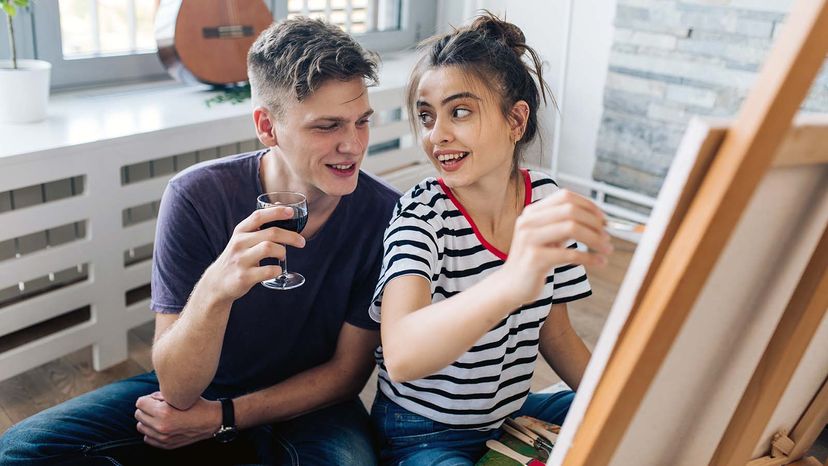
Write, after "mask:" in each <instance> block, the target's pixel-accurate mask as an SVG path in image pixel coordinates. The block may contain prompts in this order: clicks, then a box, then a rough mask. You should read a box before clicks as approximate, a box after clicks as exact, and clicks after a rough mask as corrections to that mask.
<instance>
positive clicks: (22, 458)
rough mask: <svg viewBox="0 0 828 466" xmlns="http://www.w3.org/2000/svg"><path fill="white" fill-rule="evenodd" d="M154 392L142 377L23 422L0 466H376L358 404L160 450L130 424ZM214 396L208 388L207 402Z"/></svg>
mask: <svg viewBox="0 0 828 466" xmlns="http://www.w3.org/2000/svg"><path fill="white" fill-rule="evenodd" d="M157 390H158V379H156V377H155V374H154V373H147V374H142V375H138V376H136V377H132V378H130V379H126V380H121V381H119V382H115V383H112V384H110V385H107V386H105V387H101V388H99V389H97V390H95V391H92V392H89V393H86V394H84V395H81V396H79V397H77V398H74V399H71V400H68V401H66V402H65V403H62V404H60V405H57V406H54V407H52V408H50V409H47V410H45V411H43V412H41V413H38V414H36V415H34V416H32V417H30V418H28V419H25V420H23V421H21V422H20V423H18V424H17V425H15V426H12V427H11V428H10V429H9V430H8V431H6V433H5V434H4V435H2V436H0V465H1V466H22V465H26V466H41V465H42V466H45V465H49V466H53V465H108V466H112V465H143V466H149V465H152V466H156V465H165V464H171V465H172V464H175V465H187V464H193V465H228V464H280V465H282V464H284V465H298V464H301V465H303V466H304V465H316V464H320V465H321V464H324V465H334V464H336V465H339V464H347V465H355V466H357V465H358V466H363V465H373V464H376V458H375V454H374V448H373V444H372V439H371V434H370V422H369V420H368V413H367V412H366V411H365V408H364V407H363V406H362V403H361V402H360V401H359V399H354V400H352V401H349V402H345V403H341V404H339V405H335V406H331V407H328V408H325V409H321V410H319V411H315V412H313V413H310V414H306V415H304V416H301V417H298V418H296V419H292V420H289V421H286V422H280V423H277V424H271V425H265V426H259V427H254V428H252V429H247V430H244V431H241V432H240V433H239V435H238V437H237V438H236V439H235V440H233V441H232V442H229V443H226V444H221V443H218V442H216V441H214V440H212V439H210V440H203V441H201V442H197V443H194V444H192V445H188V446H186V447H182V448H179V449H175V450H161V449H157V448H154V447H151V446H149V445H147V444H145V443H144V441H143V435H141V434H140V433H139V432H138V431H137V430H136V428H135V426H136V423H137V421H136V420H135V418H134V414H135V401H136V400H137V399H138V398H139V397H141V396H143V395H147V394H150V393H153V392H155V391H157ZM211 395H212V394H211V393H210V390H209V389H208V390H207V392H205V394H204V397H205V398H208V399H215V397H213V396H211Z"/></svg>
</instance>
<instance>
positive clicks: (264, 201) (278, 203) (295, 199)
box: [256, 191, 308, 290]
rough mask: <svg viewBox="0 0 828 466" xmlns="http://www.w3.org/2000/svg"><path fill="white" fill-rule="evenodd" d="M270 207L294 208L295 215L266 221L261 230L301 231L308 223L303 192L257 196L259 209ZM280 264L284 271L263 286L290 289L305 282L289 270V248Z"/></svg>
mask: <svg viewBox="0 0 828 466" xmlns="http://www.w3.org/2000/svg"><path fill="white" fill-rule="evenodd" d="M270 207H290V208H291V209H293V217H291V218H288V219H285V220H276V221H273V222H268V223H265V224H264V225H262V226H261V227H260V228H259V229H260V230H264V229H266V228H272V227H276V228H281V229H283V230H289V231H295V232H296V233H301V232H302V230H303V229H304V228H305V224H306V223H308V200H307V198H306V197H305V195H304V194H302V193H294V192H290V191H276V192H272V193H265V194H262V195H260V196H259V197H258V198H256V208H257V209H267V208H270ZM286 248H287V247H286ZM279 266H280V267H281V268H282V273H280V274H279V275H278V276H276V277H274V278H271V279H268V280H265V281H263V282H262V285H263V286H266V287H268V288H270V289H274V290H290V289H292V288H297V287H300V286H302V284H303V283H305V277H303V276H302V275H301V274H298V273H296V272H288V268H287V250H285V258H284V259H283V260H280V261H279Z"/></svg>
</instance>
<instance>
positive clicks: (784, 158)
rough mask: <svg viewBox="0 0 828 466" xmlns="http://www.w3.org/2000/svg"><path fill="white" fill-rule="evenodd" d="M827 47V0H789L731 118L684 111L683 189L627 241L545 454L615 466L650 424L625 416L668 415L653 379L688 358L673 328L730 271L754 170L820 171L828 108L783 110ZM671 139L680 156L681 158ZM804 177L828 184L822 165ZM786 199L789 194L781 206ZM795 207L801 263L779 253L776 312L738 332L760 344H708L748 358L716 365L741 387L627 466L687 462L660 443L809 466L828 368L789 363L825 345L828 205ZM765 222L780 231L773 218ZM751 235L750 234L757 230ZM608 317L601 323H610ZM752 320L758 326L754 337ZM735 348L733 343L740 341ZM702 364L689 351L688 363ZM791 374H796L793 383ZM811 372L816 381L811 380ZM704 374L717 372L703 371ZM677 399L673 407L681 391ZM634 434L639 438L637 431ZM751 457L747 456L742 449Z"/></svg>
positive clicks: (827, 414)
mask: <svg viewBox="0 0 828 466" xmlns="http://www.w3.org/2000/svg"><path fill="white" fill-rule="evenodd" d="M826 53H828V0H800V1H799V2H797V3H796V4H795V5H794V9H793V11H792V12H791V14H790V15H789V17H788V20H787V21H786V23H785V30H784V31H783V33H782V34H781V35H780V38H779V40H778V41H777V43H776V44H775V46H774V48H773V50H772V51H771V54H770V56H769V58H768V59H767V62H766V64H765V67H764V69H763V71H762V72H761V74H760V75H759V77H758V79H757V81H756V83H755V86H754V88H753V91H752V92H751V93H750V95H749V96H748V98H747V99H746V101H745V103H744V105H743V107H742V111H741V113H740V115H739V117H738V118H737V120H736V121H735V122H734V123H733V124H730V125H727V124H709V123H705V122H701V121H694V122H693V123H691V125H690V127H689V128H688V131H687V133H686V135H685V139H684V141H683V143H682V146H681V148H680V150H679V151H680V154H679V155H678V156H677V163H678V164H679V165H681V164H684V165H683V166H679V167H675V166H674V167H673V170H671V174H670V175H669V176H668V180H667V181H665V189H669V188H670V182H671V181H675V182H676V184H678V185H679V186H680V187H681V190H680V192H672V193H671V192H667V193H662V196H660V198H659V204H666V206H662V207H664V208H665V209H666V210H669V215H664V216H663V217H664V221H663V222H661V224H657V225H653V226H652V227H653V229H654V230H656V231H655V232H654V233H653V234H652V235H650V238H649V239H650V240H655V241H654V242H653V241H651V242H652V244H650V245H647V244H646V242H647V241H648V236H647V234H646V233H645V237H644V238H643V241H642V244H641V245H640V246H639V249H640V250H641V251H637V252H636V256H639V255H640V256H642V258H641V260H640V261H639V262H640V263H639V267H640V270H639V271H638V272H639V273H638V274H637V275H638V276H634V277H629V276H628V277H627V279H625V282H624V284H622V288H621V290H620V292H619V298H618V299H617V300H616V304H615V307H614V308H613V312H612V313H611V315H610V319H613V317H614V316H615V315H617V316H616V317H617V318H616V319H615V320H616V321H617V322H616V323H615V325H616V327H615V328H614V329H612V328H610V329H609V330H608V331H607V330H605V333H608V335H606V337H605V335H604V334H602V337H601V340H599V342H598V347H596V356H594V358H593V359H594V361H591V362H590V367H589V369H588V370H587V375H586V376H585V378H584V379H585V381H584V382H583V383H582V385H581V389H580V390H579V393H578V396H577V397H576V400H575V404H574V405H573V408H572V410H571V411H570V418H571V419H568V420H567V422H566V423H565V424H564V426H563V430H562V432H561V438H560V441H559V443H558V445H557V446H556V451H554V452H553V455H552V457H551V458H550V461H549V464H550V465H564V466H605V465H610V464H613V465H615V464H621V465H626V464H628V463H626V462H623V461H622V460H619V459H618V458H619V457H624V456H623V454H624V453H625V452H624V451H623V450H624V449H625V448H626V449H627V450H629V449H630V445H633V444H635V441H634V440H630V439H631V438H634V437H636V436H647V435H648V433H647V432H643V431H636V430H635V429H636V428H638V427H637V426H641V425H647V426H650V427H652V426H655V425H657V424H658V423H657V422H650V423H649V424H648V423H642V422H641V420H640V418H641V416H642V414H641V412H645V413H646V411H644V410H645V408H646V409H650V410H651V411H650V416H651V417H652V413H653V412H656V413H657V410H656V411H652V407H653V406H656V407H658V406H661V407H664V409H665V411H664V412H663V413H664V415H665V417H666V418H669V414H670V408H671V405H670V401H671V400H670V399H669V398H667V397H665V393H667V391H666V390H665V388H664V387H665V386H669V382H666V381H665V380H664V379H665V377H666V376H665V374H667V373H670V369H672V370H673V371H672V374H674V375H675V374H676V373H677V371H676V370H675V369H676V368H675V365H676V364H677V361H684V362H691V363H692V362H694V361H693V355H692V354H691V355H687V354H679V355H678V356H677V355H676V352H682V351H683V352H684V353H686V352H687V342H686V341H684V342H683V341H682V340H681V339H682V338H684V337H686V336H687V335H699V334H700V332H699V330H698V327H696V330H695V333H693V331H694V330H693V326H694V325H696V326H698V319H697V318H696V317H698V316H697V314H700V313H701V312H702V311H705V310H704V309H701V310H700V309H698V306H699V303H702V302H708V303H709V302H711V300H710V294H711V293H712V294H714V295H715V292H716V291H717V290H716V289H715V284H711V283H709V280H710V277H711V274H714V273H716V272H719V273H721V271H722V270H725V271H726V270H727V269H728V267H730V268H731V269H734V266H733V265H732V264H727V263H722V262H721V261H726V260H728V253H729V251H731V250H738V249H739V248H738V246H739V245H735V246H734V244H732V243H733V242H738V241H739V240H740V239H742V238H744V237H745V236H747V237H750V234H746V233H745V231H743V229H744V228H745V227H744V225H742V223H743V222H747V221H748V220H746V219H745V218H743V214H745V212H746V210H748V209H749V208H750V209H753V213H754V217H755V209H756V206H755V203H756V198H757V196H758V195H759V194H762V193H763V192H764V191H762V190H760V189H759V188H760V185H761V186H762V187H764V188H765V190H767V186H766V185H764V184H763V183H769V181H768V180H767V179H766V178H769V176H770V172H771V171H774V172H785V171H786V170H788V171H790V172H795V171H797V170H800V171H803V173H804V170H808V169H811V168H813V170H814V171H816V170H825V167H826V166H828V115H819V116H811V117H801V118H798V119H797V121H796V123H795V124H794V125H793V127H792V120H793V117H794V115H795V113H796V112H797V110H798V108H799V105H800V104H801V102H802V100H803V99H804V97H805V95H806V93H807V91H808V89H809V87H810V84H811V82H812V81H813V79H814V77H815V76H816V74H817V72H818V71H819V68H820V66H821V65H822V63H823V61H824V60H825V57H826ZM682 151H685V152H692V154H689V155H691V156H685V157H682V154H681V152H682ZM684 155H688V154H684ZM674 172H675V173H674ZM820 173H822V172H820ZM814 176H818V175H814ZM670 177H673V178H674V179H671V178H670ZM806 178H807V176H803V179H806ZM812 181H813V180H812ZM815 182H816V183H825V186H828V177H823V178H821V179H819V180H818V181H815ZM808 186H810V188H813V190H814V192H815V193H816V195H817V197H818V198H819V199H824V198H826V196H824V195H822V197H819V195H821V194H820V193H823V191H819V190H820V189H828V187H824V188H823V187H822V186H820V185H819V184H817V185H816V186H814V185H813V183H812V184H811V185H808ZM797 188H798V186H792V187H790V189H792V190H795V189H797ZM810 188H807V186H806V187H804V188H803V189H810ZM757 191H759V192H757ZM805 201H806V200H801V202H803V203H804V202H805ZM796 202H797V200H792V201H791V205H796ZM808 202H811V201H808ZM804 207H808V208H810V209H812V210H813V212H814V213H815V215H812V216H811V217H812V218H808V219H804V220H802V225H805V226H806V227H807V228H805V229H804V230H803V232H802V237H803V240H804V241H806V242H808V244H809V245H813V246H812V247H809V248H805V249H807V251H805V252H801V251H799V252H796V254H799V256H802V257H800V260H799V262H798V263H799V264H800V267H794V265H792V264H793V262H796V261H795V260H793V259H792V260H791V261H790V263H788V262H786V264H787V265H786V269H785V270H783V272H785V275H784V276H783V277H782V278H781V279H780V280H782V279H785V280H794V281H792V282H791V286H790V287H789V288H790V289H791V290H792V292H791V293H790V294H789V295H786V296H787V298H786V299H785V301H780V302H779V303H778V304H779V305H778V306H777V309H778V310H779V313H778V314H779V315H778V316H772V315H769V316H767V317H766V318H765V324H764V327H765V328H758V329H757V330H756V331H755V332H753V333H750V332H747V333H745V334H744V335H743V338H745V339H746V342H747V341H748V340H747V338H748V337H750V338H752V340H750V341H749V343H751V344H752V345H754V346H755V345H756V344H757V343H756V342H762V345H763V346H762V348H764V350H762V349H761V348H760V350H759V352H758V353H756V352H755V351H754V355H753V356H751V355H750V354H747V355H744V354H727V353H726V354H719V356H720V357H721V358H723V359H727V358H730V357H733V358H741V360H743V361H750V367H747V368H745V367H737V368H736V369H733V368H728V370H729V372H726V373H724V372H723V375H725V376H727V377H728V380H730V382H734V381H735V382H739V383H740V384H741V385H740V386H739V387H738V388H737V389H734V390H738V396H735V397H734V396H733V395H722V396H719V397H718V398H717V399H716V400H714V402H716V403H718V406H721V407H723V408H724V409H722V410H721V412H719V413H717V415H718V416H719V419H718V420H716V421H717V422H712V421H711V422H708V424H712V425H720V427H721V429H720V430H716V431H715V432H712V433H711V432H704V433H702V434H703V435H702V436H704V435H708V437H709V438H706V439H701V440H698V439H697V438H687V439H685V441H686V442H687V444H689V445H690V446H689V447H687V446H686V445H678V444H677V445H666V446H665V445H652V446H651V448H652V449H660V453H659V455H660V456H658V455H654V456H651V457H648V456H646V455H644V454H643V453H642V455H641V458H649V459H641V460H639V461H637V462H636V463H635V466H646V465H649V464H653V465H655V466H661V465H662V464H664V466H667V465H670V466H673V465H679V464H690V463H686V462H681V461H686V460H680V459H677V460H676V461H678V462H665V461H669V458H670V456H669V449H670V448H673V447H675V448H681V447H685V448H693V445H700V447H699V448H706V449H707V450H709V451H703V452H702V451H699V452H695V453H697V455H698V457H699V458H701V457H704V458H705V460H704V462H703V463H694V464H693V466H701V465H702V464H709V465H710V466H714V465H715V466H724V465H729V466H745V465H749V466H776V465H786V464H796V465H811V464H814V465H817V464H818V462H817V463H815V461H816V460H814V459H808V458H803V455H804V454H805V453H806V452H807V450H808V448H810V446H811V445H812V444H813V442H814V440H815V438H816V436H817V435H818V434H819V432H820V431H821V429H822V428H823V427H824V426H825V424H826V422H828V366H826V367H817V368H816V369H815V371H816V372H814V370H812V371H811V373H809V374H806V375H808V377H807V378H808V380H809V383H800V382H799V381H800V380H805V378H806V377H805V376H804V375H801V374H800V373H799V372H801V371H799V372H797V368H798V367H800V366H803V365H806V362H807V361H809V360H814V357H816V356H818V355H816V356H815V352H820V351H822V352H825V353H826V354H828V345H826V344H825V343H823V342H821V341H817V340H814V335H815V333H816V332H817V331H818V329H819V328H821V327H820V324H821V323H824V321H825V320H826V310H828V229H827V226H828V220H826V218H828V215H823V214H826V213H828V204H826V203H821V204H813V202H811V204H808V205H806V206H804ZM658 208H659V206H656V209H658ZM654 214H655V212H654ZM769 220H772V218H771V219H769ZM774 227H775V228H776V230H784V226H782V227H780V226H779V225H774ZM770 229H772V228H770ZM649 230H651V225H648V232H649ZM748 233H750V232H748ZM753 234H754V237H755V235H756V233H755V232H754V233H753ZM642 246H643V248H642ZM800 249H802V248H800ZM639 253H640V254H639ZM762 253H763V251H761V250H760V251H757V254H762ZM803 254H807V255H803ZM636 259H638V257H636V258H634V259H633V265H635V264H636ZM730 259H733V257H730ZM720 260H721V261H720ZM632 268H633V267H632V266H631V269H632ZM644 268H646V270H643V269H644ZM786 277H787V278H786ZM737 278H738V277H736V276H734V279H737ZM735 283H738V281H735ZM711 288H713V290H712V291H711ZM719 291H721V290H719ZM722 294H726V293H722ZM781 295H782V294H781V293H777V294H776V295H775V296H777V297H779V296H781ZM713 302H715V301H713ZM783 310H784V311H783ZM777 317H778V318H777ZM749 323H750V322H749V321H748V322H745V325H748V324H749ZM610 324H612V322H609V321H608V326H610V327H611V326H612V325H610ZM823 325H824V324H823ZM773 329H775V330H773ZM762 331H765V333H766V335H767V336H766V337H765V336H763V335H759V336H757V335H755V334H761V333H762ZM685 339H686V338H685ZM602 340H603V341H602ZM746 346H747V345H746ZM602 347H604V348H606V349H607V352H606V353H605V354H602V353H601V352H600V351H599V350H600V349H601V348H602ZM733 347H734V348H736V349H740V348H739V345H738V344H734V345H733ZM737 353H739V352H737ZM704 364H705V363H704V362H701V363H699V364H698V366H699V367H702V366H704ZM707 364H708V365H709V366H713V365H714V363H713V362H708V363H707ZM746 364H747V363H746ZM691 365H692V364H691ZM668 366H672V367H668ZM743 366H744V365H743ZM722 367H725V366H722ZM702 368H703V367H702ZM812 369H813V368H812ZM691 370H692V368H691ZM820 371H821V372H820ZM678 373H680V371H679V372H678ZM699 373H701V372H700V371H699ZM795 378H796V379H797V382H796V383H793V384H791V383H790V382H791V380H792V379H795ZM815 378H817V379H818V380H819V381H820V382H821V383H819V384H818V385H816V386H815V388H814V379H815ZM709 383H710V384H717V383H720V381H719V380H717V379H716V378H713V379H712V380H710V381H709ZM804 385H808V386H809V387H812V388H813V390H812V391H810V393H807V391H808V390H809V389H804V388H801V387H802V386H804ZM797 389H799V390H800V391H801V392H797V391H796V390H797ZM659 396H661V398H658V397H659ZM791 400H794V401H797V400H798V401H801V402H804V403H805V406H806V407H805V408H804V409H802V408H799V410H798V411H796V412H795V413H788V416H789V417H790V416H791V415H794V416H796V415H798V414H802V416H801V417H799V416H797V417H799V419H798V420H797V419H793V421H792V423H791V424H788V425H789V428H790V433H783V432H781V431H780V432H778V433H777V435H775V436H774V437H773V440H772V442H768V443H769V444H768V445H766V446H767V448H766V449H765V452H764V453H762V454H759V455H758V456H756V453H755V449H756V448H757V445H762V442H763V438H764V436H765V435H767V431H768V429H769V428H772V426H769V423H771V421H772V420H773V421H774V422H777V421H776V420H775V418H777V417H780V415H779V413H777V412H776V411H777V407H778V406H785V405H787V404H790V403H791ZM675 402H676V404H675V406H676V407H679V406H680V405H681V402H682V400H675ZM728 403H729V404H728ZM657 415H658V414H656V416H657ZM702 417H703V416H702ZM722 417H723V418H724V419H723V420H722V419H721V418H722ZM704 420H705V419H701V421H704ZM706 420H708V421H709V419H706ZM651 421H652V419H651ZM717 423H718V424H717ZM670 427H671V426H670V425H666V426H663V428H667V429H669V428H670ZM688 432H689V431H688ZM695 435H698V433H696V434H695ZM625 442H626V443H625ZM711 442H715V443H711ZM638 445H639V446H641V445H643V446H644V448H647V447H648V446H647V445H646V443H645V442H641V441H639V442H638ZM711 445H713V447H714V448H710V446H711ZM665 452H667V453H665ZM619 455H620V456H619ZM626 455H627V456H626V457H625V458H627V460H629V459H630V458H632V457H634V456H630V453H629V451H627V452H626ZM691 456H692V455H691ZM656 457H658V458H661V459H660V460H659V461H660V462H654V461H655V460H654V459H652V458H656ZM688 457H689V456H685V457H684V458H688ZM752 458H756V459H753V460H752V461H751V459H752ZM631 466H632V465H631Z"/></svg>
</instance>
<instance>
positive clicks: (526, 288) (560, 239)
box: [500, 189, 613, 305]
mask: <svg viewBox="0 0 828 466" xmlns="http://www.w3.org/2000/svg"><path fill="white" fill-rule="evenodd" d="M573 240H574V241H578V242H580V243H583V244H585V245H587V246H588V247H589V249H590V252H584V251H578V250H576V249H569V248H567V247H566V246H567V244H569V243H570V242H572V241H573ZM612 249H613V248H612V244H611V243H610V236H609V234H608V233H607V232H606V231H604V214H603V212H601V209H599V208H598V207H597V206H596V205H595V204H593V203H592V201H590V200H589V199H587V198H585V197H583V196H580V195H578V194H575V193H573V192H571V191H567V190H563V189H562V190H560V191H557V192H555V194H553V195H551V196H549V197H547V198H545V199H543V200H541V201H538V202H536V203H534V204H531V205H529V206H527V207H526V208H525V209H524V210H523V213H522V214H521V215H520V217H518V219H517V221H516V222H515V231H514V234H513V236H512V244H511V247H510V249H509V257H508V259H507V260H506V264H505V265H504V266H503V268H502V269H501V271H500V272H502V273H501V278H502V280H503V281H504V282H505V283H504V286H506V288H507V292H508V293H510V294H511V296H512V297H513V298H514V299H515V301H516V302H517V303H519V304H518V305H521V304H525V303H528V302H531V301H533V300H535V299H537V297H538V295H539V294H540V293H541V291H542V290H543V286H544V284H545V281H546V277H547V276H548V275H549V273H550V271H551V270H552V269H553V268H555V267H559V266H562V265H566V264H582V265H588V266H601V265H605V264H606V263H607V255H608V254H610V253H611V252H612Z"/></svg>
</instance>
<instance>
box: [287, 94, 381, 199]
mask: <svg viewBox="0 0 828 466" xmlns="http://www.w3.org/2000/svg"><path fill="white" fill-rule="evenodd" d="M373 112H374V111H373V109H371V106H370V105H369V103H368V90H367V89H366V87H365V83H364V82H363V80H362V79H361V78H355V79H352V80H350V81H337V80H335V79H331V80H329V81H327V82H326V83H324V84H323V85H322V86H321V87H319V88H318V89H317V90H316V91H315V92H314V93H313V94H312V95H311V96H310V97H308V98H306V99H305V100H304V101H302V102H297V103H294V104H292V105H288V106H287V108H286V109H285V112H284V115H283V116H282V117H281V118H278V119H277V120H276V122H275V124H274V135H275V139H276V147H274V149H276V150H275V151H274V152H275V153H276V155H277V157H279V158H280V159H281V160H279V164H280V165H281V166H282V167H283V168H285V169H286V170H287V172H288V173H290V175H291V178H292V181H293V182H292V183H291V184H292V185H301V188H303V189H304V192H305V193H306V194H310V195H315V194H316V195H318V194H324V195H329V196H344V195H347V194H350V193H352V192H353V191H354V189H356V184H357V177H358V175H359V167H360V165H361V164H362V159H363V157H364V156H365V151H366V149H367V147H368V122H369V118H370V116H371V114H372V113H373Z"/></svg>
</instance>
